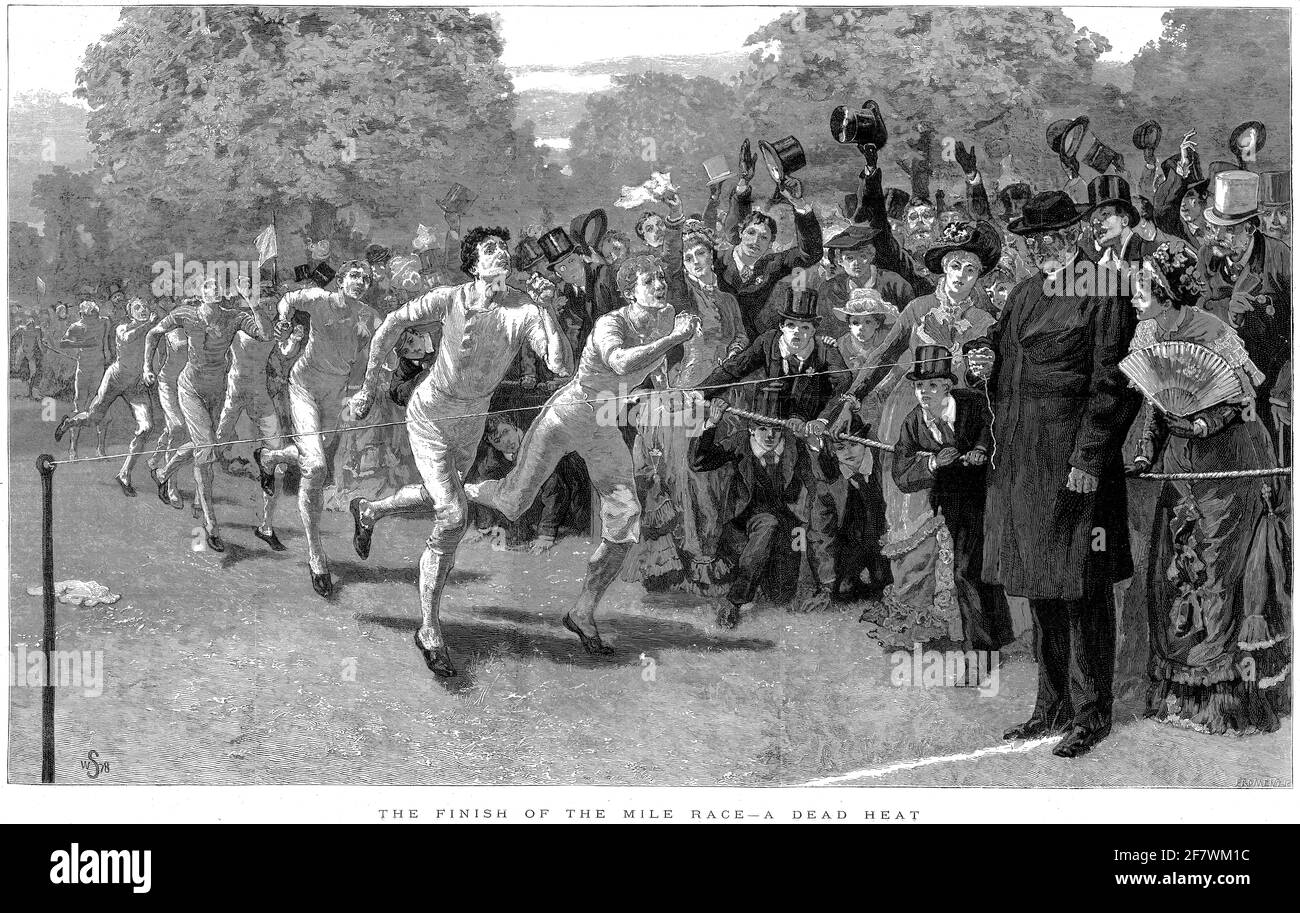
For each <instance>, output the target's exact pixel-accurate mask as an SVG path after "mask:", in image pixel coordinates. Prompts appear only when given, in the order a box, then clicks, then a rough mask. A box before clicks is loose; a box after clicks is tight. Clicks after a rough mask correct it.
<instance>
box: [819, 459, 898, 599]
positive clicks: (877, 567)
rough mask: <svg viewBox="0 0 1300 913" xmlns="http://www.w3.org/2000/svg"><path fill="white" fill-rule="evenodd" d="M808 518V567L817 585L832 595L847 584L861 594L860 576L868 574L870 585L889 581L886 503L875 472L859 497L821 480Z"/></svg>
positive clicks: (842, 484) (842, 483) (840, 483)
mask: <svg viewBox="0 0 1300 913" xmlns="http://www.w3.org/2000/svg"><path fill="white" fill-rule="evenodd" d="M809 514H810V516H809V519H808V563H809V566H810V568H811V569H812V572H813V576H814V577H815V579H816V583H817V586H818V587H819V588H822V589H826V590H829V591H830V592H831V593H834V592H836V591H837V590H838V589H839V588H840V586H842V585H843V584H845V583H847V584H849V585H850V588H851V589H852V590H853V591H855V592H856V591H858V590H862V589H864V587H863V585H862V583H861V578H860V575H861V573H862V571H863V569H869V570H870V572H871V586H872V587H876V588H879V587H883V586H884V585H885V584H886V583H891V582H892V581H893V575H892V573H891V572H890V567H889V561H888V559H886V558H885V557H884V556H883V555H881V553H880V537H881V535H882V534H883V533H884V530H885V501H884V496H883V495H882V494H881V491H880V477H879V475H878V474H877V471H876V470H873V471H872V474H871V477H870V478H869V479H868V480H867V483H866V485H865V486H864V487H863V489H862V490H861V491H860V492H854V491H852V490H851V489H850V483H849V481H848V480H847V479H843V478H839V479H835V480H833V481H830V482H826V481H819V482H818V483H817V487H816V490H815V492H814V494H813V499H812V508H811V510H810V511H809Z"/></svg>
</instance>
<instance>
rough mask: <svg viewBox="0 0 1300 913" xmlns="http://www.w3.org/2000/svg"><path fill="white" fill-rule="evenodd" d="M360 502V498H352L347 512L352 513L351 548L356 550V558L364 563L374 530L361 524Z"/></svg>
mask: <svg viewBox="0 0 1300 913" xmlns="http://www.w3.org/2000/svg"><path fill="white" fill-rule="evenodd" d="M361 501H362V499H361V498H353V499H352V500H351V501H349V502H348V510H350V511H352V547H353V548H354V549H356V552H357V557H359V558H360V559H361V560H362V561H365V560H366V559H367V558H369V557H370V537H371V536H373V535H374V534H375V528H374V527H373V526H366V524H365V523H363V522H361Z"/></svg>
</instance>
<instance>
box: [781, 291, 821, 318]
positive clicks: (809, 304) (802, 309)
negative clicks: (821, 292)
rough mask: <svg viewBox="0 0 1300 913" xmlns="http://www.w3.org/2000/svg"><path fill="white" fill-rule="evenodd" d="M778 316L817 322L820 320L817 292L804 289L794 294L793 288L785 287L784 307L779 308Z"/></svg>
mask: <svg viewBox="0 0 1300 913" xmlns="http://www.w3.org/2000/svg"><path fill="white" fill-rule="evenodd" d="M779 316H780V318H781V319H782V320H804V321H808V322H810V323H817V322H818V321H819V320H821V315H819V314H818V313H817V292H815V291H814V290H812V289H804V290H803V291H801V292H799V294H797V295H796V294H795V292H794V289H786V291H785V307H784V308H782V309H781V313H780V315H779Z"/></svg>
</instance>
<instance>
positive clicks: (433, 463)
mask: <svg viewBox="0 0 1300 913" xmlns="http://www.w3.org/2000/svg"><path fill="white" fill-rule="evenodd" d="M509 241H510V233H509V232H508V231H506V230H505V229H504V228H475V229H473V230H472V231H470V232H469V233H468V234H466V236H465V239H464V240H463V241H462V242H461V269H462V270H463V271H464V272H465V273H466V274H467V275H468V276H469V277H470V281H469V282H466V283H464V284H462V285H457V286H450V287H445V288H439V289H435V290H434V291H432V292H429V293H428V294H426V295H423V296H421V297H419V298H417V299H415V300H414V301H411V302H409V303H407V304H405V305H403V306H402V307H400V308H398V309H397V310H396V311H394V312H393V313H392V314H389V315H388V317H386V318H385V319H384V322H383V324H382V325H381V326H380V327H379V329H378V331H377V332H376V333H375V336H374V339H373V340H372V341H371V344H370V358H369V360H368V362H367V364H366V378H365V383H364V384H363V385H362V388H361V390H360V391H359V392H358V393H357V394H356V396H354V397H353V398H352V413H353V415H355V416H357V417H358V418H365V416H366V413H367V412H369V411H370V406H371V404H372V403H373V402H374V399H375V396H376V391H377V389H378V385H379V379H380V373H381V367H382V365H383V362H384V359H385V358H386V357H387V356H388V353H389V352H391V351H392V349H393V346H394V345H395V344H396V343H397V341H398V339H399V337H400V336H401V334H402V332H403V330H405V329H407V328H408V327H415V326H423V325H428V324H441V325H442V336H441V341H440V343H439V345H438V357H437V360H436V362H435V363H434V365H433V368H432V370H430V371H429V373H428V374H427V376H425V377H424V379H423V380H421V381H420V382H419V384H418V385H417V386H416V388H415V392H414V393H413V394H412V395H411V399H410V402H409V403H408V405H407V409H406V431H407V434H408V435H409V437H410V442H411V452H412V454H413V455H414V457H415V464H416V466H417V467H418V468H419V471H420V477H421V479H422V484H416V485H407V486H406V487H404V488H402V489H401V490H400V491H398V492H397V493H396V494H394V495H392V496H391V497H388V498H385V499H383V500H382V501H374V502H371V501H367V500H365V499H363V498H356V499H354V500H353V501H352V503H351V505H350V508H351V511H352V518H353V522H354V525H355V527H354V528H355V532H354V537H353V546H354V547H355V548H356V551H357V554H358V555H360V556H361V557H362V558H365V557H366V556H368V555H369V554H370V541H371V537H372V536H373V535H374V529H375V524H376V523H378V522H379V521H380V520H382V519H383V518H384V517H387V516H391V515H393V514H408V515H410V514H427V513H432V514H433V517H434V524H433V532H432V534H431V535H430V536H429V540H428V542H427V543H426V544H425V549H424V554H423V555H422V556H421V557H420V611H421V615H422V617H423V618H422V622H421V625H420V629H419V630H418V631H417V632H416V635H415V642H416V646H417V647H418V648H419V650H420V653H421V654H422V655H423V656H424V661H425V665H426V666H428V668H429V670H430V671H431V672H433V673H434V674H436V675H439V676H443V677H450V676H454V675H455V674H456V668H455V666H453V665H452V662H451V656H450V654H449V653H448V651H447V644H446V642H445V640H444V639H443V634H442V627H441V625H440V623H439V620H438V607H439V603H440V602H441V600H442V591H443V588H444V587H445V586H446V583H447V577H448V575H449V574H450V573H451V569H452V566H453V565H454V564H455V563H456V547H457V546H458V545H459V544H460V540H461V538H462V537H463V536H464V535H465V530H466V529H467V527H468V525H469V512H468V505H467V503H466V499H465V488H464V486H463V482H462V480H463V478H464V476H465V474H466V473H468V472H469V470H470V467H471V466H472V465H473V463H474V456H475V454H476V453H477V451H478V446H479V442H480V441H481V440H482V439H483V428H484V424H485V422H486V421H487V413H488V411H489V410H490V408H491V406H490V403H491V400H492V394H493V392H494V391H495V390H496V388H497V385H498V384H500V383H501V378H502V377H503V376H505V373H506V371H507V370H508V369H509V368H510V365H511V363H512V362H513V361H514V360H515V357H516V356H517V355H518V354H519V351H520V349H521V348H522V347H523V345H524V343H525V342H526V343H527V344H528V345H529V346H530V347H531V348H532V349H533V351H534V352H536V353H537V354H538V355H539V356H541V357H542V358H543V359H544V360H545V361H546V366H547V368H548V369H549V370H550V371H551V372H552V373H554V374H557V375H561V376H565V375H568V374H569V365H570V364H571V354H570V352H569V346H568V341H567V340H566V339H565V337H564V333H563V332H562V331H561V329H560V324H559V321H558V319H557V318H556V316H555V311H554V309H553V307H552V306H547V307H542V306H539V305H537V304H535V303H534V302H532V301H530V300H529V299H528V297H527V296H526V295H525V294H524V293H523V292H521V291H519V290H518V289H516V288H513V287H511V286H509V285H507V284H506V281H505V280H506V277H507V276H508V275H509V274H510V249H509ZM620 443H621V442H620ZM551 468H552V469H553V468H554V466H552V467H551ZM549 475H550V472H549V471H548V472H547V473H546V476H543V478H542V480H541V481H545V479H546V477H548V476H549ZM534 494H535V492H534ZM531 504H532V497H529V498H528V500H527V502H526V503H525V504H524V505H523V507H524V509H527V508H528V507H529V506H531ZM520 513H522V510H521V511H520ZM511 519H512V520H513V519H518V515H515V516H514V517H511Z"/></svg>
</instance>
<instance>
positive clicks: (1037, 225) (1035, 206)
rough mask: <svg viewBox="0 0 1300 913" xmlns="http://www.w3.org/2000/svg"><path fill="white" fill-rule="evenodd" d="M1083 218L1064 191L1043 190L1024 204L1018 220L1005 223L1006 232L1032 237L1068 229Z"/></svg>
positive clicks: (1072, 200)
mask: <svg viewBox="0 0 1300 913" xmlns="http://www.w3.org/2000/svg"><path fill="white" fill-rule="evenodd" d="M1081 218H1083V213H1081V212H1080V211H1079V207H1078V205H1077V204H1076V203H1075V202H1074V199H1073V198H1072V197H1071V196H1070V195H1069V194H1068V193H1066V192H1065V191H1064V190H1045V191H1043V192H1042V193H1036V194H1034V195H1033V196H1032V197H1030V198H1029V202H1027V203H1025V207H1024V209H1022V210H1021V211H1020V218H1018V219H1012V220H1011V221H1010V222H1008V223H1007V231H1009V232H1011V233H1012V234H1014V235H1033V234H1039V233H1042V232H1048V231H1057V230H1058V229H1062V228H1069V227H1070V226H1071V225H1073V224H1074V223H1076V222H1078V221H1079V220H1080V219H1081Z"/></svg>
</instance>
